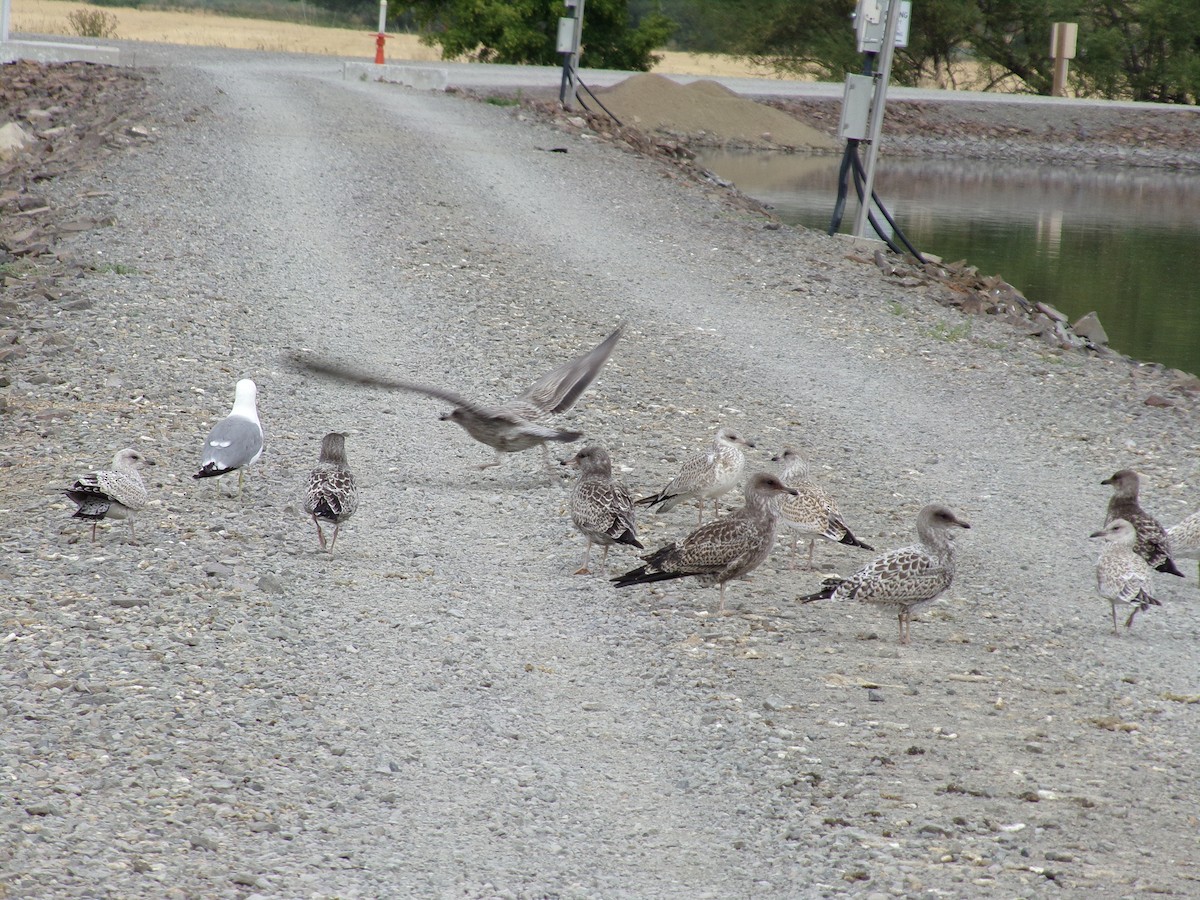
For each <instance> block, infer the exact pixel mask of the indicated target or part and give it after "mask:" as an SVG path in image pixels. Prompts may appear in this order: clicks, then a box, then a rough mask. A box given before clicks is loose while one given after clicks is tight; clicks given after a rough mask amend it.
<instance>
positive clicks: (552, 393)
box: [289, 325, 625, 469]
mask: <svg viewBox="0 0 1200 900" xmlns="http://www.w3.org/2000/svg"><path fill="white" fill-rule="evenodd" d="M624 327H625V326H624V325H621V326H618V327H617V329H616V330H615V331H613V333H612V334H610V335H609V336H608V337H606V338H605V339H604V340H603V341H601V342H600V344H599V345H598V346H597V347H596V348H595V349H593V350H591V351H589V352H588V353H585V354H583V355H582V356H579V357H576V358H575V359H572V360H568V361H567V362H565V363H563V364H562V365H560V366H558V367H557V368H555V369H553V370H551V371H550V372H547V373H546V374H545V375H543V376H542V377H541V378H539V379H538V380H537V381H535V382H534V383H533V385H531V386H530V387H529V388H528V389H527V390H525V391H524V392H523V393H522V394H520V395H519V396H518V397H516V398H515V399H513V400H510V401H508V402H507V403H502V404H500V405H499V406H484V405H482V404H480V403H474V402H472V401H470V400H467V399H466V398H465V397H463V396H462V395H460V394H456V393H454V392H453V391H448V390H446V389H444V388H439V387H432V386H430V385H426V384H416V383H414V382H409V381H397V380H395V379H392V378H384V377H381V376H378V375H372V374H369V373H367V372H363V371H361V370H358V369H355V368H353V367H352V366H346V365H342V364H340V363H334V362H328V361H326V360H322V359H319V358H317V357H315V356H314V355H312V354H310V353H293V354H291V355H290V357H289V358H290V359H291V361H292V363H293V364H294V365H296V366H299V367H300V368H302V369H306V370H308V371H310V372H315V373H317V374H319V375H324V376H326V377H329V378H334V379H337V380H338V381H344V382H347V383H350V384H363V385H369V386H373V387H382V388H388V389H389V390H395V391H410V392H412V393H416V394H425V395H426V396H428V397H436V398H437V399H439V400H445V401H446V402H447V403H451V404H453V405H454V409H452V410H450V412H448V413H443V414H442V416H441V419H442V421H450V422H456V423H458V424H459V425H461V426H462V427H463V428H465V429H466V431H467V433H468V434H469V435H471V437H473V438H474V439H475V440H477V441H479V442H480V443H481V444H487V445H488V446H489V447H491V448H492V449H493V450H495V451H496V458H495V459H494V460H493V461H492V462H490V463H486V464H484V465H482V466H480V468H481V469H486V468H489V467H491V466H497V465H499V464H500V460H501V458H502V457H501V454H503V453H516V452H519V451H521V450H529V449H530V448H532V447H541V448H542V457H543V459H544V461H545V462H546V465H547V467H549V465H550V455H549V453H548V451H547V450H546V442H547V441H561V442H563V443H568V442H570V441H577V440H579V439H580V438H581V437H583V433H582V432H579V431H565V430H561V429H558V428H551V427H550V426H548V425H540V424H538V421H537V420H539V419H542V418H545V417H546V416H548V415H551V414H552V413H564V412H567V411H568V410H569V409H571V407H573V406H574V405H575V401H577V400H578V399H579V396H580V394H582V393H583V392H584V391H585V390H587V387H588V385H590V384H591V383H592V382H593V381H594V380H595V378H596V376H597V375H598V374H600V370H601V369H602V368H603V367H604V364H605V363H606V362H608V357H609V356H610V355H611V354H612V351H613V348H614V347H615V346H616V344H617V340H618V339H619V338H620V337H621V332H622V331H623V330H624Z"/></svg>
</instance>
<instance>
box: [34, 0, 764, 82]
mask: <svg viewBox="0 0 1200 900" xmlns="http://www.w3.org/2000/svg"><path fill="white" fill-rule="evenodd" d="M77 9H89V10H99V9H101V7H94V6H93V7H89V6H86V5H85V4H83V3H78V2H72V0H12V26H11V27H12V31H14V32H19V33H30V34H44V35H61V36H74V32H73V30H72V28H71V25H70V23H69V21H68V18H67V17H68V16H69V15H70V14H71V12H73V11H74V10H77ZM102 9H103V11H104V12H106V13H108V14H109V15H110V16H113V17H114V18H115V19H116V32H117V33H116V36H117V37H118V38H120V39H121V40H127V41H152V42H157V43H166V44H195V45H200V46H208V47H230V48H234V49H241V50H267V51H274V52H282V53H321V54H326V55H329V56H341V57H351V58H353V57H365V58H368V59H374V58H375V36H374V34H373V33H369V32H366V31H355V30H353V29H349V28H319V27H316V26H312V25H295V24H291V23H288V22H271V21H266V20H261V19H242V18H235V17H232V16H218V15H211V14H206V13H200V12H164V11H159V10H143V9H133V8H131V7H103V8H102ZM386 54H387V59H388V61H389V62H391V61H396V60H419V61H432V60H436V59H439V58H440V55H439V52H438V49H437V48H436V47H426V46H425V45H424V44H422V43H421V42H420V41H419V40H417V38H416V37H415V36H414V35H410V34H398V35H395V36H393V37H390V38H389V39H388V42H387V49H386ZM663 56H664V59H663V61H662V63H660V64H659V66H658V67H657V68H656V69H655V71H657V72H663V73H667V74H675V75H710V76H716V75H727V76H754V77H760V78H762V77H770V73H769V72H764V71H761V70H755V69H753V68H751V67H750V66H748V65H747V64H745V63H743V62H740V61H738V60H736V59H733V58H731V57H726V56H720V55H714V54H703V53H671V52H666V53H664V54H663ZM585 62H586V60H585Z"/></svg>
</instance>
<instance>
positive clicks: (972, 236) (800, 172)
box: [698, 151, 1200, 373]
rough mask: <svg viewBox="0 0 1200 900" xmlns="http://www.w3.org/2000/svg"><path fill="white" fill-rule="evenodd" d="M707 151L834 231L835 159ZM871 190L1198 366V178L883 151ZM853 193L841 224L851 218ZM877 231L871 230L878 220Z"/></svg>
mask: <svg viewBox="0 0 1200 900" xmlns="http://www.w3.org/2000/svg"><path fill="white" fill-rule="evenodd" d="M698 162H699V163H700V164H701V165H703V166H705V167H706V168H708V169H710V170H711V171H713V172H715V173H717V174H718V175H720V176H721V177H722V178H725V179H727V180H729V181H732V182H733V183H734V184H736V185H737V186H738V188H739V189H741V190H742V191H743V192H744V193H746V194H749V195H750V196H751V197H754V198H755V199H757V200H759V201H761V202H763V203H767V204H769V205H770V206H772V207H773V208H774V211H775V213H776V214H777V215H778V216H779V217H780V218H781V219H783V220H784V221H785V222H788V223H790V224H794V225H804V226H806V227H809V228H815V229H818V230H821V231H828V229H829V220H830V216H831V215H832V213H833V204H834V201H835V200H836V197H837V169H838V163H839V159H838V158H836V157H834V158H831V157H804V156H797V155H794V154H763V153H757V154H755V153H733V152H725V151H721V152H711V153H707V154H704V155H702V156H701V157H700V158H699V160H698ZM875 192H876V194H877V195H878V196H879V197H880V198H881V199H882V201H883V203H884V205H885V206H887V207H888V209H889V210H890V211H891V213H892V215H893V217H894V218H895V219H896V222H897V223H898V224H899V226H900V228H901V229H902V230H903V231H904V233H905V234H906V235H907V236H908V239H909V240H910V241H911V242H912V244H913V245H914V246H915V247H916V248H917V249H918V250H921V251H922V252H928V253H934V254H937V255H938V256H940V257H942V258H943V259H944V260H946V261H947V262H951V261H954V260H959V259H966V260H967V261H968V263H970V264H971V265H974V266H976V267H978V269H979V271H980V272H981V273H982V274H985V275H1001V276H1002V277H1003V278H1004V279H1005V280H1006V281H1008V282H1010V283H1011V284H1013V285H1014V286H1015V287H1016V288H1017V289H1018V290H1020V291H1021V292H1022V293H1023V294H1025V296H1026V297H1028V298H1029V299H1030V300H1032V301H1034V302H1037V301H1044V302H1046V303H1049V304H1051V305H1053V306H1055V307H1057V308H1058V309H1060V310H1062V311H1063V312H1064V313H1065V314H1066V315H1067V316H1068V317H1069V318H1070V319H1071V321H1075V320H1076V319H1077V318H1079V317H1080V316H1082V315H1084V314H1085V313H1087V312H1091V311H1093V310H1094V311H1095V312H1096V313H1097V315H1098V316H1099V317H1100V322H1101V324H1102V325H1103V326H1104V329H1105V331H1107V332H1108V337H1109V343H1110V345H1111V346H1112V347H1113V348H1114V349H1115V350H1118V351H1120V352H1122V353H1126V354H1129V355H1130V356H1133V357H1135V358H1137V359H1142V360H1148V361H1153V362H1161V363H1165V364H1166V365H1168V366H1172V367H1174V368H1179V369H1184V370H1185V371H1188V372H1194V373H1200V279H1198V278H1197V276H1196V275H1195V274H1192V273H1191V270H1190V269H1189V268H1188V266H1189V265H1190V264H1191V263H1192V262H1200V176H1197V175H1187V174H1178V173H1166V172H1161V171H1148V170H1130V169H1099V168H1088V167H1067V166H1058V167H1049V166H1043V167H1037V166H1024V165H1022V166H1018V165H1004V164H996V163H994V162H979V161H953V160H935V161H928V160H904V159H888V160H881V161H880V165H879V170H878V172H877V174H876V177H875ZM856 211H857V201H856V200H855V199H854V198H853V195H851V199H850V200H849V201H848V202H847V204H846V212H845V215H844V217H843V221H842V228H841V230H842V231H844V232H849V231H851V230H852V229H853V226H854V216H855V213H856ZM868 233H869V234H871V236H874V233H873V232H872V231H871V230H870V227H869V226H868Z"/></svg>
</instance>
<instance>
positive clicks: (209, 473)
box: [192, 378, 263, 496]
mask: <svg viewBox="0 0 1200 900" xmlns="http://www.w3.org/2000/svg"><path fill="white" fill-rule="evenodd" d="M257 397H258V387H257V386H256V385H255V384H254V382H253V381H251V380H250V379H249V378H243V379H242V380H241V381H239V382H238V383H237V388H236V389H235V392H234V396H233V410H232V411H231V412H230V413H229V415H227V416H226V417H225V418H224V419H222V420H221V421H220V422H218V423H217V424H216V425H214V426H213V429H212V431H210V432H209V433H208V438H207V439H206V440H205V442H204V456H203V457H202V458H201V460H200V471H199V472H197V473H196V474H195V475H193V476H192V477H193V478H216V477H219V476H221V475H225V474H227V473H229V472H233V471H236V472H237V473H238V496H241V493H242V474H243V472H242V470H243V467H245V466H250V465H253V464H254V463H256V462H258V458H259V457H260V456H262V451H263V430H262V425H261V424H260V423H259V421H258V405H257V403H256V402H255V401H256V398H257ZM218 484H219V482H218Z"/></svg>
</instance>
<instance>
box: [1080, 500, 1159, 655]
mask: <svg viewBox="0 0 1200 900" xmlns="http://www.w3.org/2000/svg"><path fill="white" fill-rule="evenodd" d="M1089 536H1090V537H1092V538H1097V539H1099V540H1101V541H1103V542H1104V547H1103V548H1102V549H1101V551H1100V556H1099V558H1098V559H1097V560H1096V589H1097V590H1098V591H1099V592H1100V596H1101V597H1103V598H1104V599H1105V600H1107V601H1108V602H1109V603H1111V604H1112V621H1113V633H1114V634H1120V633H1121V630H1120V629H1119V628H1117V604H1125V605H1128V606H1132V607H1133V609H1132V611H1131V612H1130V613H1129V618H1128V619H1126V620H1125V627H1126V628H1130V627H1132V626H1133V617H1134V616H1136V615H1137V614H1138V613H1139V612H1145V611H1146V610H1147V609H1149V608H1150V607H1151V606H1162V604H1161V603H1159V602H1158V601H1157V600H1155V599H1154V597H1152V596H1151V594H1150V582H1151V580H1152V579H1153V577H1154V570H1153V569H1152V568H1150V564H1149V563H1147V562H1146V560H1144V559H1143V558H1142V557H1141V555H1139V554H1138V553H1137V552H1136V551H1135V550H1134V544H1135V543H1136V542H1137V537H1138V536H1137V531H1136V529H1135V528H1134V527H1133V525H1132V524H1130V523H1129V522H1128V521H1126V520H1125V519H1113V520H1112V521H1111V522H1109V523H1108V524H1107V525H1105V526H1104V527H1103V528H1101V529H1100V530H1099V531H1094V532H1092V534H1091V535H1089Z"/></svg>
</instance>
